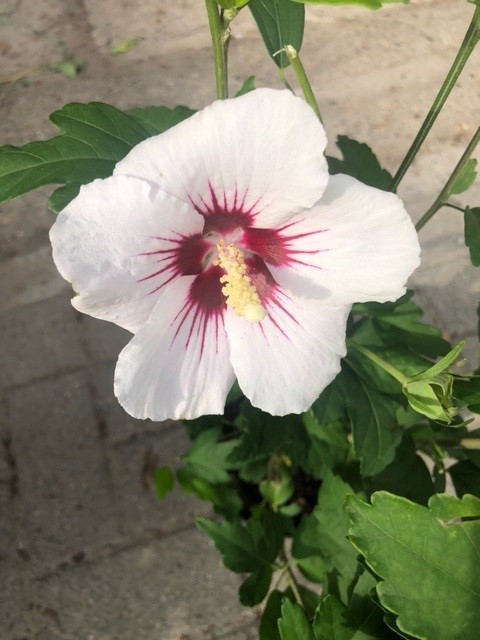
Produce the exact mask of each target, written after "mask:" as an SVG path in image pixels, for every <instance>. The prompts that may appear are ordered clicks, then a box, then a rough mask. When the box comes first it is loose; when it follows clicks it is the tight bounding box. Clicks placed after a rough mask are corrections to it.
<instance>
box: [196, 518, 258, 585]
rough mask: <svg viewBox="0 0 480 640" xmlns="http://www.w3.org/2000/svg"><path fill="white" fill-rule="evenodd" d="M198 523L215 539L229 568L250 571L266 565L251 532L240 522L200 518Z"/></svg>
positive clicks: (237, 571) (237, 570) (236, 570)
mask: <svg viewBox="0 0 480 640" xmlns="http://www.w3.org/2000/svg"><path fill="white" fill-rule="evenodd" d="M197 525H198V526H199V527H200V528H201V529H203V530H204V531H205V532H206V533H207V535H208V536H209V537H210V538H211V539H212V540H213V542H214V544H215V546H216V548H217V549H218V551H219V552H220V553H221V554H222V556H223V564H224V565H225V566H226V567H227V569H230V570H231V571H235V572H236V573H244V572H248V573H250V572H253V571H256V570H257V569H258V568H259V567H262V566H264V564H265V560H264V559H263V558H262V557H261V556H260V555H259V554H258V551H257V549H256V548H255V543H254V540H253V538H252V536H251V534H250V532H249V531H248V530H247V528H246V527H244V526H242V525H241V524H240V523H231V522H220V523H217V522H212V521H211V520H206V519H205V518H198V519H197Z"/></svg>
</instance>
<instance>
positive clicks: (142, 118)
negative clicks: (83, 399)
mask: <svg viewBox="0 0 480 640" xmlns="http://www.w3.org/2000/svg"><path fill="white" fill-rule="evenodd" d="M127 113H128V115H129V116H132V118H134V119H135V120H137V122H139V123H140V124H141V125H142V126H143V127H144V128H145V129H147V130H148V132H149V134H150V135H152V136H153V135H156V134H158V133H163V132H164V131H167V129H170V128H171V127H174V126H175V125H176V124H179V123H180V122H183V120H186V119H187V118H190V116H193V114H194V113H195V111H194V110H193V109H189V108H188V107H182V106H179V107H175V108H174V109H167V107H142V108H135V109H130V110H129V111H127Z"/></svg>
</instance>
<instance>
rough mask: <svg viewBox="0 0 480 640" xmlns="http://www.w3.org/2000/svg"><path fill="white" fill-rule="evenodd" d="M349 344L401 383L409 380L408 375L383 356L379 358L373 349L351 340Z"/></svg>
mask: <svg viewBox="0 0 480 640" xmlns="http://www.w3.org/2000/svg"><path fill="white" fill-rule="evenodd" d="M348 346H349V347H351V348H353V349H356V351H359V352H360V353H363V355H364V356H366V357H367V358H368V359H369V360H371V361H372V362H374V363H375V364H376V365H377V366H378V367H380V368H381V369H383V370H384V371H386V372H387V373H389V374H390V375H391V376H392V378H395V380H397V381H398V382H400V384H402V385H403V384H404V383H405V382H406V381H407V376H406V375H404V374H403V373H402V372H401V371H399V370H398V369H395V367H393V366H392V365H391V364H389V363H388V362H386V361H385V360H383V359H382V358H379V357H378V356H377V355H376V354H375V353H373V351H370V349H367V348H366V347H362V346H361V345H359V344H357V343H356V342H352V341H351V340H349V341H348Z"/></svg>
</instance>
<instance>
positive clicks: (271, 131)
mask: <svg viewBox="0 0 480 640" xmlns="http://www.w3.org/2000/svg"><path fill="white" fill-rule="evenodd" d="M325 146H326V137H325V132H324V129H323V127H322V125H321V124H320V122H319V121H318V119H317V117H316V116H315V114H314V113H313V111H312V109H311V108H310V107H309V106H308V105H307V104H306V103H305V101H304V100H302V99H300V98H297V97H295V96H294V95H293V94H292V93H291V92H290V91H276V90H274V89H257V90H255V91H252V92H250V93H248V94H246V95H244V96H241V97H240V98H235V99H232V100H223V101H217V102H214V103H213V104H212V105H210V106H208V107H206V108H205V109H203V111H200V112H198V113H197V114H195V115H193V116H192V117H191V118H188V119H187V120H185V121H184V122H181V123H180V124H178V125H177V126H175V127H173V128H172V129H170V130H168V131H166V132H165V133H162V134H161V135H159V136H155V137H153V138H149V139H147V140H145V141H144V142H141V143H140V144H139V145H137V146H136V147H135V148H134V149H132V151H131V152H130V153H129V154H128V155H127V156H126V157H125V158H124V159H123V160H122V161H120V162H119V163H118V165H117V167H116V169H115V174H124V175H133V176H138V177H140V178H144V179H146V180H149V181H151V182H152V183H154V184H156V185H158V186H160V187H161V189H163V190H165V191H167V192H168V193H172V194H174V195H175V196H177V197H179V198H181V199H183V200H185V201H190V199H191V200H193V202H194V203H195V205H196V206H197V207H198V209H199V210H202V211H206V210H208V209H209V208H210V209H211V210H221V212H222V213H224V212H229V211H232V210H241V211H244V212H247V211H250V210H251V212H252V215H254V217H255V222H254V224H255V225H256V226H268V225H270V224H272V223H273V222H277V221H281V220H284V219H287V218H288V217H290V215H291V214H292V213H295V211H299V210H300V209H301V208H303V207H310V206H312V205H313V204H314V202H316V201H317V200H318V199H319V198H320V196H321V195H322V193H323V191H324V189H325V186H326V183H327V180H328V174H327V166H326V161H325V158H324V155H323V151H324V149H325Z"/></svg>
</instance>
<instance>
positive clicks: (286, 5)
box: [248, 0, 305, 69]
mask: <svg viewBox="0 0 480 640" xmlns="http://www.w3.org/2000/svg"><path fill="white" fill-rule="evenodd" d="M248 6H249V8H250V11H251V12H252V14H253V17H254V18H255V22H256V23H257V25H258V28H259V31H260V33H261V35H262V38H263V41H264V42H265V45H266V47H267V50H268V53H269V54H270V56H271V57H272V60H273V61H274V62H275V64H277V65H278V66H279V67H280V68H282V69H284V68H285V67H288V65H289V64H290V63H289V61H288V58H287V56H286V55H285V53H283V52H282V53H278V52H279V51H280V50H281V49H283V47H285V46H286V45H288V44H289V45H292V46H293V47H294V49H295V50H296V51H297V52H299V51H300V49H301V46H302V40H303V29H304V24H305V8H304V7H303V6H302V5H301V4H295V3H294V2H291V0H250V2H249V4H248ZM277 53H278V55H275V54H277Z"/></svg>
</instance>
